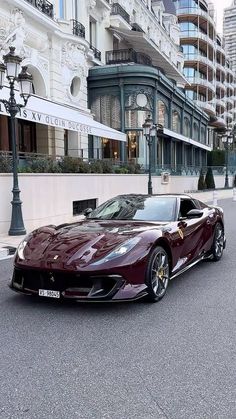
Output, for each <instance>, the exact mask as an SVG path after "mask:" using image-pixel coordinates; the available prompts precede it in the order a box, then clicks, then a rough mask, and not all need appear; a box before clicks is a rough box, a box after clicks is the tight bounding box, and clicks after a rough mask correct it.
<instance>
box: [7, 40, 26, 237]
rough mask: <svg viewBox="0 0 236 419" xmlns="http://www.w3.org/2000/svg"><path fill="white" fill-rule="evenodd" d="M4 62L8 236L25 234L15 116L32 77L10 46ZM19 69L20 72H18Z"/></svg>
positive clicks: (24, 97)
mask: <svg viewBox="0 0 236 419" xmlns="http://www.w3.org/2000/svg"><path fill="white" fill-rule="evenodd" d="M3 61H4V64H2V63H0V89H2V88H3V85H4V76H5V73H6V78H7V80H8V82H9V87H10V97H9V100H5V99H0V102H2V103H3V104H4V106H5V109H6V111H7V113H9V114H10V138H11V148H12V172H13V189H12V193H13V199H12V201H11V204H12V215H11V226H10V229H9V231H8V234H9V235H10V236H19V235H21V234H25V233H26V230H25V227H24V222H23V217H22V210H21V204H22V202H21V200H20V189H19V185H18V171H17V163H18V153H17V145H16V125H15V117H16V114H17V113H18V112H19V111H20V109H21V108H22V107H24V106H26V104H27V101H28V99H29V96H30V94H31V92H32V83H33V77H32V76H31V75H30V74H29V73H27V67H22V68H21V66H20V63H21V61H22V59H21V58H20V57H18V56H17V55H15V48H13V47H10V51H9V53H8V54H6V55H4V56H3ZM20 70H21V72H20ZM16 82H18V83H19V87H20V96H21V97H22V98H23V100H24V105H22V104H18V103H16V99H15V83H16Z"/></svg>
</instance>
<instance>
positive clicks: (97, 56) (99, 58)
mask: <svg viewBox="0 0 236 419" xmlns="http://www.w3.org/2000/svg"><path fill="white" fill-rule="evenodd" d="M90 49H91V50H92V51H93V53H94V57H95V58H97V59H98V60H100V61H101V51H99V50H98V49H97V48H95V47H94V46H93V45H92V44H90Z"/></svg>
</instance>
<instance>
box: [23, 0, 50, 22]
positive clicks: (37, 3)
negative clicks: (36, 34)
mask: <svg viewBox="0 0 236 419" xmlns="http://www.w3.org/2000/svg"><path fill="white" fill-rule="evenodd" d="M26 1H27V2H28V3H30V4H31V5H32V6H34V7H36V9H38V10H40V12H42V13H44V14H45V15H47V16H48V17H50V18H51V19H53V15H54V12H53V5H52V4H51V3H49V1H47V0H26Z"/></svg>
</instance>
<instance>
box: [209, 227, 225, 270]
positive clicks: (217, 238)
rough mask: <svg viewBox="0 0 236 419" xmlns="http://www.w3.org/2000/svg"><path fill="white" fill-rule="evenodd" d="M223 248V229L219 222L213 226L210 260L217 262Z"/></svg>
mask: <svg viewBox="0 0 236 419" xmlns="http://www.w3.org/2000/svg"><path fill="white" fill-rule="evenodd" d="M223 250H224V229H223V227H222V225H221V224H220V223H217V224H216V226H215V232H214V239H213V243H212V248H211V251H212V256H213V258H212V260H214V261H215V262H217V261H218V260H220V259H221V257H222V255H223Z"/></svg>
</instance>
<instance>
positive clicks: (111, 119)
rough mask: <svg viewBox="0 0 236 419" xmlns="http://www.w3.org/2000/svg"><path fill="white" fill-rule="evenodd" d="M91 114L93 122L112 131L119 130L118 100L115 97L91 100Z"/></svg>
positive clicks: (108, 96) (106, 96) (104, 96)
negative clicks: (93, 116) (112, 129)
mask: <svg viewBox="0 0 236 419" xmlns="http://www.w3.org/2000/svg"><path fill="white" fill-rule="evenodd" d="M91 112H92V113H93V114H94V115H95V120H96V121H98V122H101V123H102V124H105V125H107V126H109V127H111V128H114V129H118V130H119V129H120V126H121V116H120V112H121V110H120V100H119V98H118V97H117V96H113V95H103V96H99V97H97V98H96V99H95V100H93V102H92V104H91Z"/></svg>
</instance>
